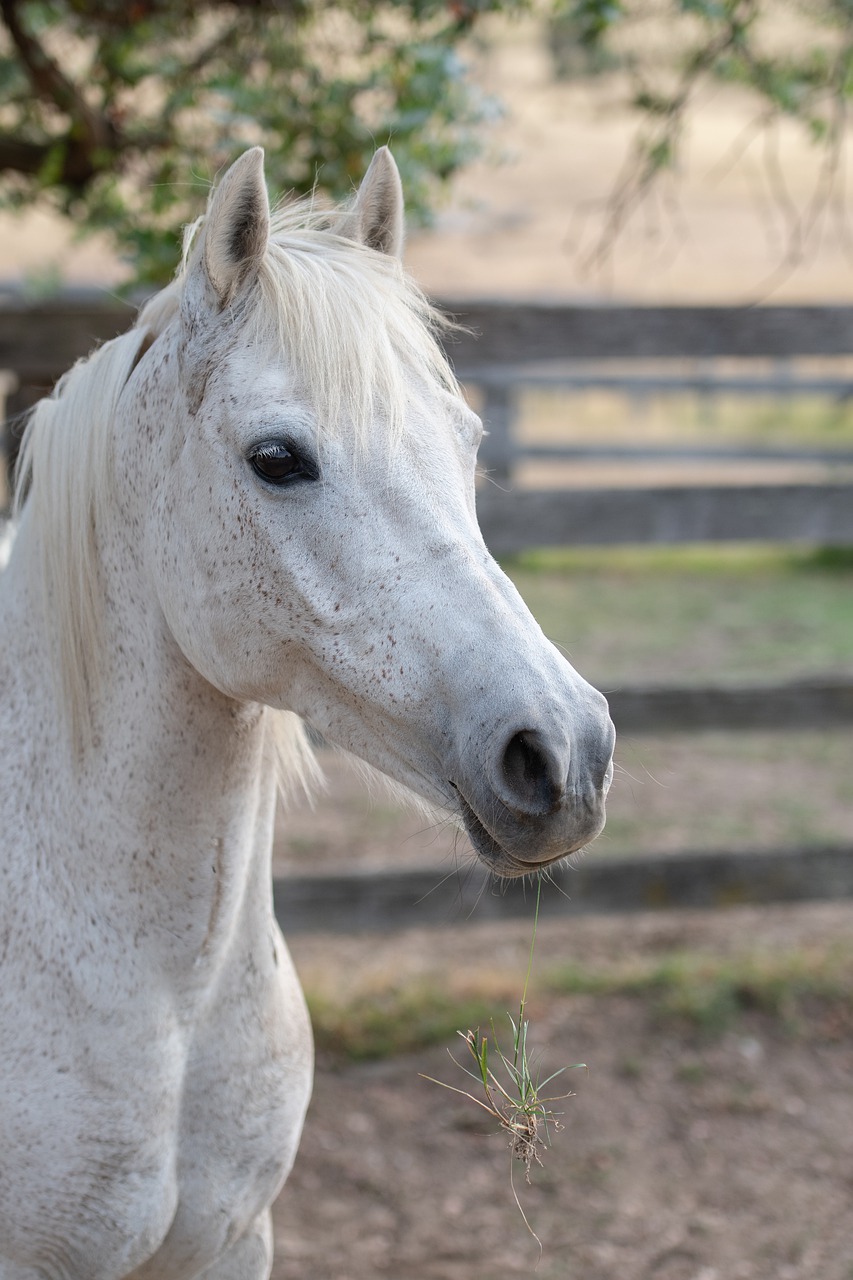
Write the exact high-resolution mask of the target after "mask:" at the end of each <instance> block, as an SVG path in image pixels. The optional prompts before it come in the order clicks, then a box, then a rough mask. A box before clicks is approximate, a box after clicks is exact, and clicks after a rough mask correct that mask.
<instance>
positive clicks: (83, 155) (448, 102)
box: [0, 0, 853, 283]
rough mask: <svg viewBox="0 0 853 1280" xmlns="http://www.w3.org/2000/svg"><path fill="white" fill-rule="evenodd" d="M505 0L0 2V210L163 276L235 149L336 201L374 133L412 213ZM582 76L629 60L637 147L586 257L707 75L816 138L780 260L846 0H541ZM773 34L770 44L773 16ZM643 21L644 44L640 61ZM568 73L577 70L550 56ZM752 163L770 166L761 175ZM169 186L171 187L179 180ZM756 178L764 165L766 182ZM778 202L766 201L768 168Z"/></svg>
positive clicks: (842, 68) (795, 227)
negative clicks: (249, 151)
mask: <svg viewBox="0 0 853 1280" xmlns="http://www.w3.org/2000/svg"><path fill="white" fill-rule="evenodd" d="M523 7H525V0H385V3H381V4H378V5H377V4H368V3H366V2H364V0H0V203H2V204H5V205H6V207H10V206H11V207H24V206H28V205H31V204H33V203H35V202H40V203H42V204H50V205H53V206H54V207H55V208H57V209H58V210H59V211H60V212H61V213H63V214H65V215H67V216H68V217H70V218H72V219H73V220H74V222H75V223H76V225H77V226H78V227H80V228H81V229H83V230H98V229H101V230H106V231H108V232H109V234H110V236H111V237H112V239H113V241H114V243H116V244H117V246H118V248H119V249H120V250H121V251H123V252H124V254H125V256H126V257H128V258H129V259H130V260H131V261H132V262H133V265H134V268H135V271H136V275H137V279H138V280H140V281H143V282H152V283H153V282H159V281H161V280H162V279H163V278H165V277H166V276H168V275H169V273H170V272H171V269H172V267H173V265H174V258H175V245H176V241H177V232H178V229H179V227H180V225H181V224H182V223H185V222H187V221H190V220H192V218H194V217H195V216H196V215H197V213H198V212H199V211H200V210H201V209H202V208H203V204H204V200H205V197H206V194H207V191H208V190H209V186H210V183H211V181H212V180H213V178H214V177H215V175H216V173H217V172H218V171H219V170H220V169H221V168H222V167H223V166H224V165H226V164H227V163H229V162H230V161H231V160H233V159H234V157H235V155H236V154H237V153H238V152H239V151H240V150H241V149H243V148H244V147H245V146H247V145H250V144H252V143H255V142H261V143H263V145H264V146H265V147H266V150H267V171H268V174H269V177H270V182H271V185H272V186H273V187H274V188H275V189H276V190H280V191H293V192H295V193H305V192H308V191H310V190H312V189H313V188H314V187H315V186H317V187H319V188H320V190H321V191H324V192H326V193H328V194H330V195H331V196H333V197H336V198H338V197H341V196H345V195H347V194H348V193H349V192H350V190H351V189H352V185H353V183H354V182H356V181H357V180H358V179H359V177H360V176H361V174H362V173H363V172H364V169H365V167H366V164H367V162H368V160H369V157H370V155H371V153H372V152H373V150H374V148H375V146H376V145H377V144H379V143H382V142H385V141H389V140H390V141H391V142H392V143H393V147H394V151H395V155H396V157H397V160H398V163H399V164H400V167H401V169H402V171H403V178H404V182H405V187H406V194H407V199H408V203H409V206H410V209H411V210H412V211H413V212H414V213H415V214H416V215H417V214H418V213H421V214H424V213H426V212H427V211H428V209H429V207H430V205H431V203H432V202H433V200H434V196H435V185H436V183H440V182H441V181H442V180H444V179H446V178H448V177H450V176H451V175H452V174H453V173H454V172H455V171H456V170H457V169H458V168H459V167H460V166H461V165H463V164H464V163H465V162H466V161H468V160H469V159H470V158H471V157H472V156H473V155H474V154H475V152H476V150H477V142H478V137H479V134H480V129H479V126H480V125H481V124H482V122H483V120H484V118H485V117H486V116H487V115H488V114H489V113H490V106H489V104H488V103H486V102H485V101H484V100H483V99H482V98H481V97H480V96H479V95H478V94H477V92H476V90H475V89H474V88H473V87H472V85H471V83H470V82H469V81H468V80H467V79H466V76H465V72H464V66H463V64H462V62H461V60H460V57H459V53H458V48H459V44H460V41H461V40H462V38H463V37H465V36H466V35H468V34H469V33H470V32H471V30H472V28H475V27H476V24H477V20H478V18H479V17H480V15H481V14H483V13H485V12H490V11H494V10H503V11H513V10H517V9H520V8H523ZM538 9H539V12H542V13H545V14H550V15H551V18H552V27H553V29H556V27H557V26H560V27H561V30H562V36H561V39H562V42H563V47H564V49H565V47H566V46H567V45H568V47H569V50H570V51H571V48H574V47H576V48H577V50H578V51H579V52H580V54H581V55H588V57H587V61H586V63H584V60H583V57H582V58H581V62H580V66H581V70H583V68H584V65H585V66H586V68H587V70H588V69H591V68H594V67H596V66H598V67H599V68H606V69H612V68H613V67H614V66H618V67H620V68H621V69H622V70H627V71H628V73H629V81H630V83H631V84H632V86H633V88H632V90H631V93H632V104H633V106H634V108H635V109H636V111H637V113H638V121H639V125H638V131H637V135H636V141H635V145H634V147H633V150H632V151H631V154H630V155H629V157H628V159H627V162H626V164H625V167H624V169H623V172H622V173H621V174H620V175H619V177H618V179H617V182H616V184H615V186H614V189H613V192H612V196H611V198H610V201H609V203H608V206H607V213H606V217H605V219H604V221H603V224H602V225H603V230H602V234H601V236H600V238H599V242H598V250H597V252H598V253H599V255H601V256H606V254H607V253H608V252H609V250H610V249H611V248H612V246H613V244H614V243H615V241H616V240H617V239H618V237H619V235H620V233H621V231H622V229H623V228H624V226H625V224H626V223H627V221H628V220H629V219H630V218H631V217H632V216H633V213H634V212H635V211H636V209H637V208H638V207H639V206H640V205H641V204H642V202H643V201H644V199H645V197H646V195H647V193H648V192H649V190H650V189H651V188H652V187H653V186H654V184H655V183H656V182H657V180H658V179H659V178H660V176H661V175H662V174H665V173H666V172H667V171H671V170H675V169H676V167H677V165H678V163H679V160H680V157H681V153H682V150H683V145H684V134H685V125H686V122H687V120H688V119H689V117H690V113H691V111H692V109H693V108H694V104H695V100H696V97H697V94H698V93H699V92H700V90H701V89H702V86H703V85H705V84H706V83H708V82H709V81H722V82H725V83H728V84H733V85H738V86H741V87H744V88H746V89H748V90H749V91H751V93H752V94H753V96H754V100H755V102H756V103H757V110H756V116H755V120H756V128H764V129H766V128H769V127H772V125H773V122H774V121H776V120H778V119H780V118H785V117H788V118H793V119H795V120H797V121H799V122H800V124H801V125H802V126H803V128H804V129H806V130H807V131H808V133H809V135H810V137H811V138H812V139H813V140H814V141H815V143H816V144H817V145H818V146H820V147H822V148H823V156H824V159H823V164H822V168H821V175H820V178H819V181H818V183H817V186H816V188H815V192H814V197H813V199H812V201H811V204H810V206H809V208H808V209H806V210H804V211H802V210H797V211H795V210H793V208H791V209H790V210H789V214H790V216H789V223H790V242H791V254H792V255H793V256H796V254H797V253H798V252H799V251H800V248H801V246H802V244H803V243H804V242H805V240H806V239H807V238H808V236H809V234H810V233H811V232H812V231H813V230H814V227H815V226H816V225H817V223H818V222H819V221H820V219H821V218H822V217H823V216H824V214H825V213H826V211H827V209H830V208H831V207H832V206H833V202H835V204H836V206H837V205H838V200H837V196H838V190H839V184H838V175H839V173H840V172H841V170H842V160H843V148H844V145H845V141H846V136H847V114H848V104H849V102H850V97H851V93H852V92H853V0H550V2H549V0H540V3H539V6H538ZM786 21H787V22H788V23H789V25H790V24H791V23H793V26H792V27H790V30H791V31H793V33H794V34H793V37H791V38H789V39H788V40H787V43H786V42H784V41H783V42H782V44H781V45H780V44H778V42H777V43H776V44H774V41H773V38H772V36H773V32H774V31H776V30H778V28H779V24H780V22H781V23H782V25H783V26H784V24H785V22H786ZM650 26H653V27H655V28H656V29H657V30H658V32H663V33H664V48H663V52H661V49H660V48H658V50H657V54H656V56H651V57H650V56H649V44H648V39H647V38H646V35H647V31H648V29H649V27H650ZM564 65H565V66H566V67H570V68H571V69H572V73H573V74H577V73H578V65H579V64H578V60H577V59H573V58H568V59H567V60H566V61H565V64H564ZM771 167H772V165H771ZM188 175H189V177H188ZM772 177H773V174H771V178H772ZM775 179H776V186H777V192H778V197H779V202H780V204H783V205H784V202H785V190H784V182H783V179H782V175H781V173H777V174H776V175H775Z"/></svg>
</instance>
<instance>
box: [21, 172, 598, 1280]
mask: <svg viewBox="0 0 853 1280" xmlns="http://www.w3.org/2000/svg"><path fill="white" fill-rule="evenodd" d="M402 208H403V206H402V195H401V191H400V182H399V177H398V174H397V170H396V167H395V165H394V162H393V160H392V158H391V156H390V154H389V152H388V151H387V150H384V149H383V150H381V151H379V152H377V154H376V157H375V159H374V160H373V162H372V164H371V166H370V169H369V170H368V173H367V175H366V177H365V179H364V182H363V184H362V186H361V188H360V190H359V192H358V194H357V196H356V198H355V200H354V201H353V202H352V203H351V205H350V206H349V207H347V208H345V209H341V210H336V211H335V210H333V211H331V212H328V213H319V212H317V211H315V210H314V209H313V208H311V207H308V206H302V205H296V206H291V207H289V208H285V209H284V210H283V211H280V212H279V213H277V214H276V215H274V216H273V217H272V218H271V215H270V210H269V204H268V200H267V194H266V189H265V185H264V177H263V156H262V152H261V151H260V150H259V149H254V150H251V151H248V152H247V153H246V154H245V155H244V156H243V157H242V158H241V159H240V160H238V161H237V162H236V164H234V166H233V167H232V168H231V169H230V170H229V171H228V172H227V174H226V175H225V177H224V178H223V179H222V181H221V183H220V184H219V187H218V188H217V190H216V191H215V193H214V194H213V196H212V197H211V201H210V204H209V208H208V212H207V215H206V217H205V218H204V219H203V221H202V222H201V223H200V224H199V225H198V226H197V227H196V228H195V229H194V233H193V234H191V235H189V236H188V240H187V244H186V246H185V254H184V263H183V266H182V268H181V271H180V272H179V274H178V277H177V278H176V280H175V281H174V282H173V283H172V285H170V286H169V287H168V288H167V289H166V290H164V291H163V293H161V294H160V295H158V296H157V297H156V298H155V299H153V300H152V301H151V302H150V303H149V304H148V305H147V306H146V307H145V308H144V309H143V310H142V312H141V314H140V316H139V318H138V320H137V322H136V324H135V326H134V327H133V328H132V329H131V330H130V331H129V332H128V333H126V334H124V335H123V336H121V337H119V338H116V339H115V340H114V341H112V342H109V343H107V344H106V345H105V346H103V347H101V348H100V349H99V350H98V351H97V352H96V353H95V354H94V355H92V356H91V357H89V359H88V360H86V361H83V362H81V363H80V364H78V365H76V366H75V367H74V368H73V369H72V370H71V371H70V372H69V373H68V374H67V375H66V376H65V377H64V378H63V379H62V380H61V382H60V383H59V385H58V387H57V389H56V392H55V393H54V395H53V396H52V397H51V398H49V399H47V400H44V401H42V402H41V404H40V405H38V406H37V407H36V409H35V410H34V412H33V415H32V418H31V420H30V423H29V426H28V430H27V436H26V440H25V444H24V449H23V454H22V460H21V465H20V482H19V507H18V531H17V536H16V540H15V543H14V546H13V549H12V553H11V557H10V560H9V564H8V566H7V568H6V569H5V570H4V572H3V574H2V577H0V738H2V742H3V753H2V757H0V841H2V852H0V963H2V969H0V972H2V983H0V1280H37V1278H38V1280H48V1278H49V1280H127V1278H128V1277H133V1278H134V1280H143V1277H144V1278H145V1280H155V1278H156V1280H190V1278H194V1280H200V1278H201V1277H204V1280H238V1278H239V1280H261V1278H262V1277H266V1276H268V1274H269V1271H270V1267H271V1257H272V1236H271V1218H270V1205H271V1203H272V1201H273V1200H274V1198H275V1196H276V1195H277V1194H278V1192H279V1190H280V1188H281V1186H282V1183H283V1181H284V1179H285V1177H286V1175H287V1172H288V1170H289V1168H290V1166H291V1163H292V1161H293V1158H294V1155H295V1152H296V1147H297V1143H298V1140H299V1135H300V1131H301V1127H302V1122H303V1117H304V1114H305V1109H306V1106H307V1103H308V1097H309V1093H310V1088H311V1077H312V1044H311V1034H310V1028H309V1023H308V1018H307V1014H306V1010H305V1005H304V1001H303V998H302V994H301V991H300V988H299V984H298V981H297V978H296V975H295V973H294V970H293V967H292V964H291V961H290V957H289V955H288V952H287V949H286V947H285V944H284V941H283V939H282V937H281V934H280V933H279V930H278V928H277V926H276V923H275V919H274V916H273V911H272V896H271V877H270V858H271V847H272V831H273V812H274V807H275V802H276V788H277V784H278V783H279V782H281V781H282V780H283V781H284V783H285V785H287V784H288V783H290V784H292V783H293V782H294V781H296V780H298V779H299V778H300V777H303V778H304V777H306V776H308V775H310V773H311V769H312V757H311V752H310V748H309V746H308V745H307V741H306V737H305V734H304V725H305V724H306V723H307V724H309V725H311V726H313V727H314V728H315V729H316V730H318V731H319V732H320V733H321V734H322V735H323V736H324V737H325V738H326V739H327V740H329V741H330V742H333V743H336V744H338V745H339V746H341V747H342V748H345V749H346V750H348V751H350V752H353V753H354V754H355V755H356V756H358V757H360V758H361V759H363V760H365V761H367V762H368V763H369V764H371V765H373V766H375V767H376V768H378V769H379V770H381V771H382V772H383V773H385V774H387V775H389V776H390V777H391V778H392V779H395V780H396V782H398V783H400V784H402V785H403V786H404V787H406V788H409V789H411V790H412V791H414V792H416V793H418V795H419V796H421V797H423V798H424V799H425V800H426V801H428V802H429V803H431V804H432V805H434V806H436V807H438V808H440V809H442V810H444V811H449V812H450V813H451V814H454V815H455V816H456V817H457V819H458V821H459V822H460V823H461V825H463V826H464V828H465V829H466V830H467V832H468V835H469V836H470V839H471V843H472V844H473V846H474V848H475V850H476V851H477V853H478V854H479V856H480V857H481V858H482V859H483V860H484V861H485V863H486V864H487V865H488V866H489V867H490V868H491V869H492V871H494V872H495V874H496V875H498V876H504V877H510V876H519V875H523V874H525V873H527V872H531V871H536V870H538V869H541V868H543V867H546V866H548V865H549V864H551V863H552V862H554V861H555V860H557V859H559V858H562V857H565V856H566V855H567V854H569V853H571V852H572V851H574V850H577V849H579V848H581V847H582V846H583V845H584V844H586V843H588V842H589V841H590V840H591V839H593V837H594V836H595V835H596V834H597V833H598V831H599V830H600V829H601V827H602V825H603V822H604V799H605V795H606V792H607V788H608V786H609V783H610V778H611V773H612V764H611V755H612V747H613V729H612V725H611V723H610V720H609V717H608V714H607V705H606V703H605V700H604V698H603V697H601V695H600V694H598V693H596V692H595V690H593V689H592V688H591V687H590V686H589V685H588V684H586V683H585V681H583V680H582V679H581V678H580V676H578V675H577V674H576V672H575V671H574V670H573V669H572V667H571V666H570V665H569V664H568V663H567V662H566V661H565V659H564V658H563V657H562V656H561V655H560V654H559V653H558V652H557V651H556V649H555V648H554V647H553V646H552V645H551V644H549V642H548V641H547V640H546V639H545V638H544V636H543V635H542V633H541V631H540V630H539V628H538V627H537V625H536V623H535V622H534V620H533V618H532V617H531V616H530V614H529V613H528V611H527V609H526V607H525V606H524V604H523V603H522V601H521V599H520V598H519V596H518V595H517V593H516V592H515V590H514V588H513V587H512V585H511V584H510V583H509V581H508V580H507V579H506V577H505V576H504V575H503V573H502V572H501V571H500V569H499V568H498V567H497V565H496V564H495V562H494V560H492V558H491V556H490V555H489V553H488V551H487V550H486V547H485V545H484V544H483V540H482V538H481V535H480V532H479V529H478V527H477V521H476V516H475V510H474V466H475V456H476V451H477V445H478V441H479V439H480V434H481V428H480V424H479V422H478V420H477V418H476V417H475V416H474V414H473V413H471V412H470V410H469V409H468V408H467V407H466V405H465V403H464V401H463V399H462V397H461V395H460V392H459V388H458V387H457V384H456V382H455V379H454V377H453V374H452V372H451V370H450V368H449V366H448V364H447V361H446V359H445V357H444V355H443V353H442V349H441V346H440V344H439V342H438V338H437V327H439V326H440V321H439V318H438V317H437V316H436V314H435V313H434V312H433V311H432V309H431V308H430V307H429V305H428V303H427V302H426V301H425V299H424V298H423V296H422V294H420V293H419V291H418V290H417V289H416V288H415V287H414V285H413V284H412V283H411V282H410V281H408V280H407V278H406V277H405V275H404V274H403V271H402V268H401V264H400V259H399V254H400V248H401V242H402V230H403V211H402Z"/></svg>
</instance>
